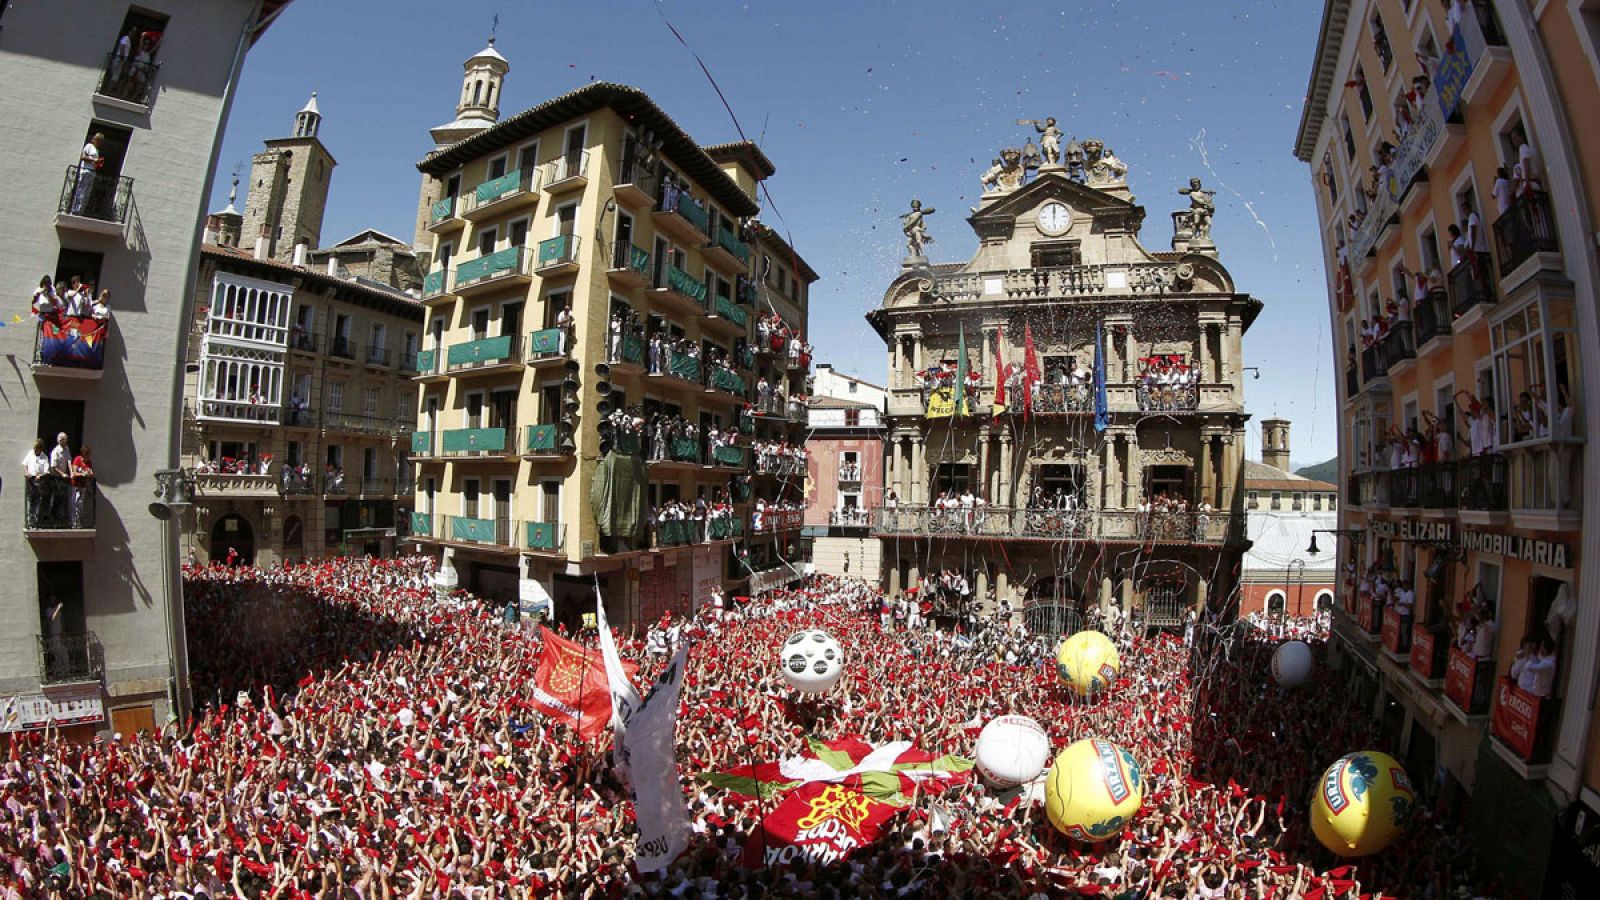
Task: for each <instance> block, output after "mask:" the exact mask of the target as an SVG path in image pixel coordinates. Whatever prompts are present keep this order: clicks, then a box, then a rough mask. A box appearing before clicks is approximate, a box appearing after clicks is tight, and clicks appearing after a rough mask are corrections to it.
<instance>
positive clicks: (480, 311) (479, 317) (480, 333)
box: [472, 306, 489, 341]
mask: <svg viewBox="0 0 1600 900" xmlns="http://www.w3.org/2000/svg"><path fill="white" fill-rule="evenodd" d="M488 336H489V307H487V306H480V307H478V308H477V309H474V310H473V311H472V339H473V340H475V341H481V340H483V339H484V338H486V337H488Z"/></svg>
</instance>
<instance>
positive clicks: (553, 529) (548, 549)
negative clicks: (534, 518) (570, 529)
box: [523, 522, 567, 553]
mask: <svg viewBox="0 0 1600 900" xmlns="http://www.w3.org/2000/svg"><path fill="white" fill-rule="evenodd" d="M523 528H524V536H523V541H524V545H523V546H524V548H525V549H528V550H531V551H533V552H535V553H560V552H562V551H563V550H564V549H565V548H566V536H567V529H566V526H565V525H562V524H561V523H560V522H526V523H524V524H523Z"/></svg>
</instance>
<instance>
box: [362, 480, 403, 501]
mask: <svg viewBox="0 0 1600 900" xmlns="http://www.w3.org/2000/svg"><path fill="white" fill-rule="evenodd" d="M394 486H395V481H394V479H393V478H385V477H384V476H382V475H370V476H369V475H363V476H361V493H362V494H366V495H370V496H385V497H387V496H391V495H393V494H394V492H395V490H394Z"/></svg>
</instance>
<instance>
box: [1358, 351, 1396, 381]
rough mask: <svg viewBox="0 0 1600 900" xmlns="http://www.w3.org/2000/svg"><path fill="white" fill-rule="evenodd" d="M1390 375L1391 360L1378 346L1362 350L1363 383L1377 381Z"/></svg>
mask: <svg viewBox="0 0 1600 900" xmlns="http://www.w3.org/2000/svg"><path fill="white" fill-rule="evenodd" d="M1388 374H1389V359H1388V357H1387V356H1385V355H1384V354H1383V348H1382V347H1381V346H1379V345H1378V344H1373V345H1372V346H1370V347H1362V348H1361V381H1362V383H1366V382H1368V381H1377V380H1378V379H1379V378H1382V377H1383V376H1385V375H1388Z"/></svg>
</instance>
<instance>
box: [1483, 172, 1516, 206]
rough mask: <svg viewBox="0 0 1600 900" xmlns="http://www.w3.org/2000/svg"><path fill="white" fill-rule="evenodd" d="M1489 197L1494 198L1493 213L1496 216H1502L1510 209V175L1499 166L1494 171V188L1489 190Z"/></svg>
mask: <svg viewBox="0 0 1600 900" xmlns="http://www.w3.org/2000/svg"><path fill="white" fill-rule="evenodd" d="M1489 196H1491V197H1493V198H1494V207H1495V212H1496V213H1497V214H1498V215H1501V216H1503V215H1505V214H1506V212H1507V211H1509V210H1510V209H1511V201H1512V199H1513V197H1512V188H1511V173H1510V172H1509V171H1507V170H1506V167H1505V166H1500V167H1499V168H1497V169H1495V170H1494V187H1492V188H1490V189H1489Z"/></svg>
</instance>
